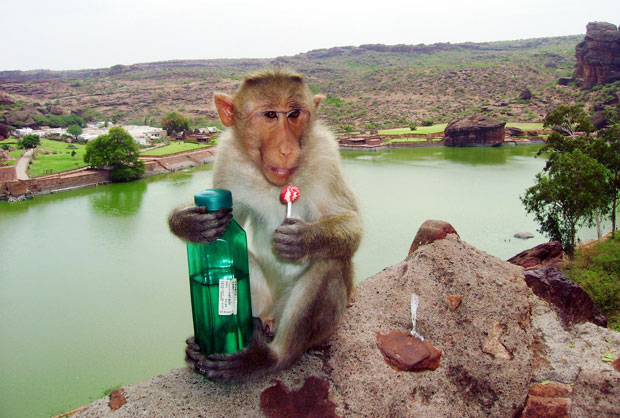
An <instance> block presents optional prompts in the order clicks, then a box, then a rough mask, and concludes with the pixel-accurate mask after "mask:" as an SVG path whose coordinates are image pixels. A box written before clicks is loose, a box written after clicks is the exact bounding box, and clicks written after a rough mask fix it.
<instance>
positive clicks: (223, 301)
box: [218, 278, 237, 315]
mask: <svg viewBox="0 0 620 418" xmlns="http://www.w3.org/2000/svg"><path fill="white" fill-rule="evenodd" d="M219 302H220V303H219V309H218V314H220V315H237V279H234V278H233V279H230V280H228V279H221V280H220V298H219Z"/></svg>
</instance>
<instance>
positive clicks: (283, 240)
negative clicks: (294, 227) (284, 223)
mask: <svg viewBox="0 0 620 418" xmlns="http://www.w3.org/2000/svg"><path fill="white" fill-rule="evenodd" d="M298 240H299V239H298V238H297V236H296V235H293V234H286V233H282V232H279V231H276V233H275V234H273V242H274V243H276V244H294V243H295V242H297V241H298Z"/></svg>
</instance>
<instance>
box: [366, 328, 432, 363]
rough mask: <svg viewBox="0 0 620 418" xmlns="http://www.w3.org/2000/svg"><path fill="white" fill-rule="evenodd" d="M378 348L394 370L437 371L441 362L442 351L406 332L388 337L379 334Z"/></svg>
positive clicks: (393, 333)
mask: <svg viewBox="0 0 620 418" xmlns="http://www.w3.org/2000/svg"><path fill="white" fill-rule="evenodd" d="M377 347H379V350H380V351H381V354H383V358H384V360H385V362H386V363H387V364H388V365H389V366H390V367H391V368H393V369H394V370H401V371H409V372H411V371H415V372H420V371H423V370H436V369H437V368H438V367H439V363H440V360H441V354H442V352H441V350H438V349H436V348H435V347H433V346H432V345H431V344H430V343H429V342H427V341H422V340H420V339H419V338H416V337H414V336H413V335H411V334H410V333H409V332H406V331H391V332H389V333H388V334H386V335H383V334H380V333H379V332H377Z"/></svg>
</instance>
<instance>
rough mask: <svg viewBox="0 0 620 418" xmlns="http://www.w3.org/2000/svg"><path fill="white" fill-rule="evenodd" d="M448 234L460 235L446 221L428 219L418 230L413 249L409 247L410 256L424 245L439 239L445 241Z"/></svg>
mask: <svg viewBox="0 0 620 418" xmlns="http://www.w3.org/2000/svg"><path fill="white" fill-rule="evenodd" d="M448 234H456V235H457V236H458V233H457V232H456V230H455V229H454V227H453V226H452V225H450V224H449V223H448V222H445V221H438V220H435V219H428V220H426V221H424V223H423V224H422V225H421V226H420V228H419V229H418V232H417V233H416V234H415V238H413V242H412V243H411V247H409V255H411V254H412V253H413V252H414V251H415V250H417V249H418V248H419V247H420V246H422V245H427V244H430V243H431V242H434V241H436V240H438V239H444V238H445V237H446V235H448Z"/></svg>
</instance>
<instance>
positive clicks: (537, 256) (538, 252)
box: [507, 241, 564, 270]
mask: <svg viewBox="0 0 620 418" xmlns="http://www.w3.org/2000/svg"><path fill="white" fill-rule="evenodd" d="M562 257H564V250H562V244H561V243H560V242H559V241H551V242H543V243H542V244H539V245H537V246H535V247H533V248H530V249H527V250H524V251H521V252H520V253H519V254H517V255H515V256H514V257H511V258H509V259H508V260H507V261H508V262H509V263H512V264H516V265H518V266H521V267H523V268H524V269H525V270H534V269H539V268H543V267H550V266H554V265H556V264H558V263H559V262H560V261H561V260H562Z"/></svg>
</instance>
